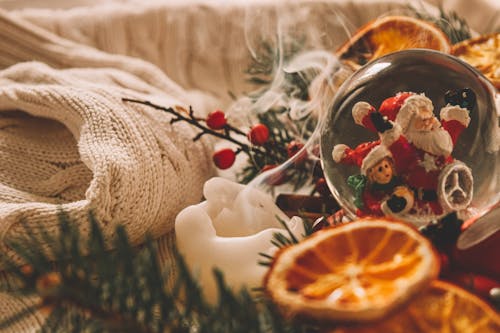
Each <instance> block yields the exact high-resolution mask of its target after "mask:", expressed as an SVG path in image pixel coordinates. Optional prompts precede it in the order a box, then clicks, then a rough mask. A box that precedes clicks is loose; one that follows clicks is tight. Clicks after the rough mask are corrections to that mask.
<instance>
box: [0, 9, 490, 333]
mask: <svg viewBox="0 0 500 333" xmlns="http://www.w3.org/2000/svg"><path fill="white" fill-rule="evenodd" d="M464 1H465V0H464ZM132 2H133V1H132ZM190 2H193V1H190ZM139 3H140V4H141V5H139ZM229 3H230V2H227V4H226V5H221V4H205V5H192V4H190V5H188V4H184V5H182V2H181V3H177V2H176V3H175V4H172V3H169V2H168V1H154V2H151V3H148V4H144V1H140V2H139V1H136V4H135V5H131V4H123V3H120V4H112V5H109V4H108V5H103V6H98V7H95V8H76V9H73V10H65V11H53V10H26V11H19V12H5V11H2V10H0V235H1V237H2V238H1V239H0V247H1V249H0V250H1V251H6V252H7V253H8V254H9V255H12V253H10V252H8V249H6V248H5V246H4V243H3V242H4V240H5V239H7V238H9V237H12V236H15V235H17V234H20V233H22V232H23V230H22V228H20V226H19V224H18V222H19V219H21V218H26V220H27V221H28V222H29V223H31V224H32V225H34V226H43V227H44V228H45V229H46V230H49V231H50V232H54V231H55V230H56V222H57V209H58V207H61V206H62V207H63V208H64V209H65V210H66V211H67V212H69V213H70V215H71V216H72V217H73V218H74V220H75V223H77V224H78V226H79V227H80V228H81V229H82V231H83V232H85V228H86V227H87V222H86V214H87V211H88V210H89V209H93V210H94V212H95V213H96V215H97V217H98V219H99V220H100V221H101V222H102V224H103V227H104V230H105V233H106V237H107V240H109V239H110V238H111V237H112V231H113V229H114V226H113V223H122V224H124V225H125V226H126V227H127V228H128V231H129V233H130V236H131V239H132V241H133V242H134V243H135V244H138V243H140V242H141V240H142V239H143V237H144V235H145V233H146V232H150V233H152V234H153V235H155V236H157V237H158V245H159V255H160V259H161V260H162V262H163V263H164V264H165V265H170V264H171V258H172V252H173V251H174V239H173V233H172V232H171V230H172V227H173V223H174V217H175V215H176V214H177V213H178V212H179V211H180V210H181V209H182V208H184V207H185V206H187V205H189V204H192V203H196V202H197V201H199V200H200V199H201V191H202V185H203V183H204V181H205V180H206V179H207V178H208V177H210V176H211V175H212V173H213V169H212V167H211V161H210V155H211V151H210V150H211V147H212V146H211V143H210V142H208V141H207V140H206V139H204V140H201V141H198V142H196V143H193V142H192V140H191V138H192V137H194V136H195V135H196V132H195V131H194V130H193V128H191V127H190V126H187V125H186V124H182V123H177V124H175V125H174V126H171V125H170V124H169V116H168V115H166V114H163V113H160V112H158V111H156V110H152V109H150V108H146V107H143V106H139V105H135V104H130V103H124V102H122V100H121V99H122V98H123V97H133V98H139V99H147V100H151V101H154V102H156V103H159V104H162V105H165V106H170V105H177V104H179V105H184V106H186V105H193V106H194V109H195V110H196V111H197V112H199V113H200V114H204V113H206V112H207V111H209V110H211V109H213V108H214V107H216V106H217V107H224V106H225V105H227V103H228V102H229V100H230V98H229V95H228V94H227V92H228V91H232V92H234V93H237V94H238V93H241V92H243V91H248V90H249V89H251V86H249V85H248V83H247V82H246V81H245V77H244V75H242V73H243V72H244V69H245V68H246V67H247V65H248V61H249V52H248V50H249V49H250V50H252V49H253V48H254V47H255V46H257V45H258V44H259V42H260V40H261V39H262V38H264V37H266V36H267V37H268V35H266V34H267V33H269V31H271V32H272V35H274V30H272V29H271V30H266V27H274V26H276V22H277V21H279V22H280V24H281V27H282V28H283V29H285V30H286V31H287V32H288V31H290V32H293V31H296V30H299V31H300V32H301V33H302V34H305V35H306V36H307V37H308V40H309V43H310V45H308V46H309V47H311V48H315V47H321V48H335V47H336V46H337V45H339V44H340V43H342V42H343V41H344V40H345V38H346V32H345V31H346V29H347V30H351V31H352V30H353V29H354V28H355V27H357V26H360V25H361V24H363V23H365V22H366V21H368V20H369V19H372V18H374V17H377V16H379V15H382V14H384V13H387V12H389V11H393V10H396V9H401V8H404V7H405V6H406V4H405V3H401V2H400V1H396V0H392V1H391V0H387V1H382V0H380V1H377V0H375V1H374V0H366V3H363V4H360V3H359V2H358V3H353V2H352V1H349V0H337V1H314V2H311V1H307V0H303V1H300V6H298V5H297V1H280V5H279V6H278V7H277V8H275V7H274V6H272V5H269V4H268V3H267V4H266V3H265V2H264V1H261V2H259V3H258V4H254V6H253V7H251V8H247V9H245V7H244V6H243V5H242V4H238V5H229ZM278 13H279V15H277V14H278ZM490 14H491V13H489V12H488V15H490ZM278 17H279V18H280V19H279V20H278V19H277V18H278ZM492 17H496V18H498V15H496V16H495V15H493V16H492ZM283 18H284V19H283ZM325 31H326V32H328V33H326V34H325V33H318V32H325ZM249 32H250V33H249ZM199 91H203V93H201V92H199ZM213 97H216V99H214V98H213ZM0 278H2V279H4V280H6V279H7V277H6V276H5V274H3V273H0ZM36 301H37V300H36V299H14V298H12V297H10V296H7V295H4V294H0V318H5V317H6V316H8V315H9V314H11V313H15V312H16V311H17V310H18V309H20V308H24V307H25V306H27V305H29V304H33V302H36ZM42 321H43V318H42V316H41V315H40V314H34V315H32V316H30V317H29V318H27V319H25V320H23V321H21V322H19V323H18V324H16V325H15V326H12V327H11V328H10V329H9V330H6V332H7V331H9V332H33V331H35V330H36V328H37V327H39V325H40V323H41V322H42Z"/></svg>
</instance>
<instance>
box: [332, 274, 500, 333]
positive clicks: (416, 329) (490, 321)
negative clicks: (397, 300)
mask: <svg viewBox="0 0 500 333" xmlns="http://www.w3.org/2000/svg"><path fill="white" fill-rule="evenodd" d="M379 332H394V333H397V332H404V333H430V332H450V333H451V332H457V333H458V332H468V333H496V332H500V316H499V314H498V313H497V312H496V311H495V310H493V309H492V308H490V306H489V305H488V304H486V303H485V302H484V301H483V300H481V299H480V298H478V297H477V296H475V295H473V294H471V293H469V292H468V291H466V290H464V289H461V288H459V287H457V286H455V285H452V284H450V283H446V282H442V281H434V282H432V284H431V287H430V288H429V289H427V290H426V291H425V292H424V293H422V294H421V295H419V296H417V297H416V298H415V299H413V300H412V301H411V303H410V304H409V305H408V306H407V307H405V308H403V309H401V311H398V312H396V313H394V314H393V315H391V316H389V317H388V318H386V319H384V320H381V321H380V322H378V323H371V324H370V325H365V326H358V327H346V328H339V329H337V330H335V331H333V332H332V333H379Z"/></svg>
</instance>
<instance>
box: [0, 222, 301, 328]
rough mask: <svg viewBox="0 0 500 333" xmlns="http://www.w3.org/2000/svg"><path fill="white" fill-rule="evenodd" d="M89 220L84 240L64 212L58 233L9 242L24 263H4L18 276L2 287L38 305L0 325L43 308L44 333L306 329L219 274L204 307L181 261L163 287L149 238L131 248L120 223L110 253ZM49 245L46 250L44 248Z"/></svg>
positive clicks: (35, 233) (39, 232) (39, 230)
mask: <svg viewBox="0 0 500 333" xmlns="http://www.w3.org/2000/svg"><path fill="white" fill-rule="evenodd" d="M89 223H90V228H89V230H90V231H89V234H88V235H82V234H80V231H79V230H78V229H77V227H76V223H74V222H73V221H71V219H70V218H69V217H68V216H67V215H66V214H64V213H61V215H60V223H59V236H51V235H48V233H47V232H46V231H44V230H43V228H30V227H29V225H28V224H27V223H25V224H24V226H25V228H26V231H27V230H30V232H32V233H31V234H30V235H29V236H25V237H22V238H19V239H15V240H11V241H9V242H8V243H9V246H11V248H12V249H14V251H16V253H17V254H18V255H20V256H21V257H22V259H23V261H24V263H23V265H21V266H18V265H15V264H14V263H13V262H12V261H11V260H10V259H8V258H5V257H4V258H2V261H3V263H4V264H5V265H6V266H4V267H8V268H9V270H10V272H11V273H12V274H13V276H15V277H16V279H17V281H16V282H15V283H14V284H13V285H10V286H8V288H7V287H5V288H4V289H5V290H7V291H8V292H10V293H12V294H13V295H28V296H33V295H38V296H39V297H40V299H41V301H40V303H38V304H35V305H34V306H33V307H32V308H29V309H26V310H21V311H20V312H18V313H16V314H14V315H13V316H12V317H10V318H5V319H3V321H2V322H1V323H0V327H3V328H7V327H9V326H11V325H12V324H14V323H15V322H17V321H19V320H22V319H23V318H24V317H25V316H27V315H29V314H31V313H32V312H33V311H34V310H37V309H42V310H43V311H45V312H46V313H50V314H49V315H48V318H47V320H46V321H45V322H44V324H43V327H42V328H41V332H80V331H84V330H85V331H88V332H135V333H153V332H155V333H156V332H193V331H196V332H210V333H217V332H256V333H257V332H284V333H287V332H310V329H311V327H310V326H309V325H307V324H305V323H300V322H291V321H290V320H289V319H286V318H283V317H282V316H281V314H280V313H279V312H278V311H277V309H276V308H275V307H274V305H273V304H272V303H271V302H269V300H267V298H266V297H265V295H264V294H260V296H258V297H255V295H254V294H251V293H250V292H248V291H247V290H242V291H240V292H238V293H235V292H233V291H232V290H231V289H230V288H229V287H228V286H227V284H226V283H225V281H224V277H223V274H222V273H221V272H219V271H215V272H214V277H215V279H216V281H217V287H218V290H219V301H218V303H217V304H215V305H213V304H211V303H209V302H208V301H207V300H206V299H205V298H204V296H203V292H202V290H201V288H200V286H199V284H198V283H197V281H196V280H195V279H194V278H193V276H192V275H191V273H190V271H189V269H188V267H187V266H186V264H185V262H184V261H183V260H182V258H181V257H177V262H176V265H175V266H176V271H177V277H176V280H175V283H174V287H173V288H167V287H166V286H167V280H168V278H169V275H170V274H169V273H168V272H167V273H165V272H163V271H162V269H161V268H160V267H161V266H160V263H159V260H158V256H157V250H156V247H155V246H154V243H153V241H152V239H150V238H148V239H147V241H146V243H145V245H144V246H143V247H142V248H141V249H140V250H138V249H135V248H134V247H132V245H131V244H130V242H129V240H128V236H127V232H126V230H125V229H124V228H123V227H121V226H118V227H117V229H116V237H115V241H114V247H115V250H114V251H109V250H107V248H106V246H105V243H104V237H103V233H102V230H101V229H100V227H99V223H98V221H97V220H96V219H95V217H94V216H93V215H92V214H90V215H89ZM26 234H27V233H26ZM47 241H48V242H49V244H50V247H49V248H50V251H48V250H47V249H46V248H45V247H44V245H43V244H46V242H47ZM282 242H286V241H285V240H284V239H283V240H282ZM51 256H54V257H51ZM53 260H54V261H55V262H56V263H55V264H54V263H52V261H53ZM48 262H50V264H48V265H47V263H48ZM169 269H170V270H172V269H173V268H172V267H170V268H169Z"/></svg>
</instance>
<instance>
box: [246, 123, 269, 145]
mask: <svg viewBox="0 0 500 333" xmlns="http://www.w3.org/2000/svg"><path fill="white" fill-rule="evenodd" d="M268 139H269V128H267V126H266V125H264V124H257V125H254V126H252V128H251V129H250V132H249V133H248V140H250V142H251V143H252V144H254V145H256V146H261V145H263V144H264V143H266V141H267V140H268Z"/></svg>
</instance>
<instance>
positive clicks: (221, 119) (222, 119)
mask: <svg viewBox="0 0 500 333" xmlns="http://www.w3.org/2000/svg"><path fill="white" fill-rule="evenodd" d="M206 123H207V126H208V127H209V128H211V129H213V130H220V129H223V128H224V126H226V124H227V119H226V114H225V113H224V112H223V111H221V110H215V111H213V112H210V113H209V114H208V116H207V120H206Z"/></svg>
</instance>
